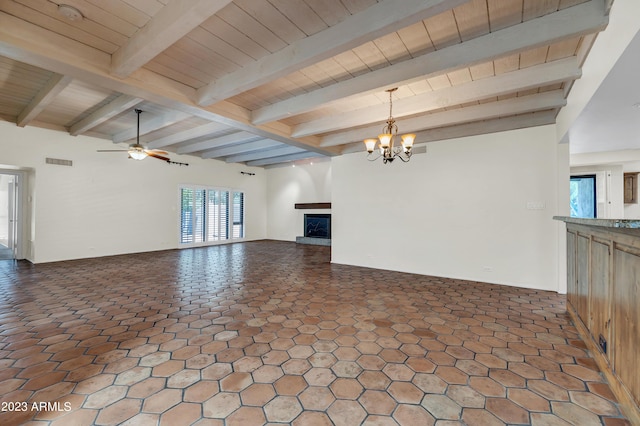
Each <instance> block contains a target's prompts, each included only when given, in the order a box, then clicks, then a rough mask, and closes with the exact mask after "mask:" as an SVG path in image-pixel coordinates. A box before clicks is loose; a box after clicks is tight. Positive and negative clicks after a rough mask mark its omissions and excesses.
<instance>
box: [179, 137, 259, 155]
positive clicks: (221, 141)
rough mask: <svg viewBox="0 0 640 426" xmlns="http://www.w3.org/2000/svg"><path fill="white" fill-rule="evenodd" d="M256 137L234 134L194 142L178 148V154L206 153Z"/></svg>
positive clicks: (252, 139)
mask: <svg viewBox="0 0 640 426" xmlns="http://www.w3.org/2000/svg"><path fill="white" fill-rule="evenodd" d="M258 138H259V136H256V135H254V134H252V133H249V132H236V133H231V134H230V135H225V136H220V137H219V138H213V139H209V140H206V141H202V142H196V143H192V144H189V145H184V146H181V147H178V150H177V153H178V154H190V153H192V152H198V151H206V150H208V149H213V148H218V147H221V146H225V145H230V144H234V143H238V142H251V141H254V140H256V139H258Z"/></svg>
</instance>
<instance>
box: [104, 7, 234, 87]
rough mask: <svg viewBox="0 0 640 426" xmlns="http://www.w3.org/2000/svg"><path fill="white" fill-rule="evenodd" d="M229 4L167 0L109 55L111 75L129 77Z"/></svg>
mask: <svg viewBox="0 0 640 426" xmlns="http://www.w3.org/2000/svg"><path fill="white" fill-rule="evenodd" d="M229 3H231V0H180V1H170V2H169V3H168V4H167V5H166V6H164V7H163V8H162V9H161V10H160V11H159V12H158V13H156V15H155V16H154V17H153V18H152V19H151V20H150V21H149V22H148V23H147V24H146V25H145V26H144V27H143V28H141V29H140V30H139V31H138V32H137V33H135V34H134V35H133V36H132V37H131V38H130V39H129V41H128V42H127V43H126V44H125V45H123V46H122V47H120V48H119V49H118V50H117V51H116V52H115V53H114V54H113V56H112V58H111V73H112V74H113V75H115V76H117V77H121V78H124V77H128V76H130V75H131V74H132V73H133V72H134V71H135V70H137V69H138V68H140V67H142V66H143V65H144V64H146V63H147V62H149V61H150V60H151V59H153V58H154V57H156V56H157V55H158V54H160V53H162V52H163V51H164V50H166V49H167V48H168V47H169V46H171V45H172V44H174V43H175V42H177V41H178V40H180V39H181V38H182V37H184V36H185V35H187V34H188V33H189V32H191V31H192V30H193V29H194V28H196V27H197V26H199V25H200V24H202V23H203V22H204V21H206V20H207V19H209V18H210V17H211V16H213V15H215V14H216V12H218V11H219V10H220V9H222V8H223V7H225V6H226V5H228V4H229Z"/></svg>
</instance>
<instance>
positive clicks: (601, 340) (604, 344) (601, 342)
mask: <svg viewBox="0 0 640 426" xmlns="http://www.w3.org/2000/svg"><path fill="white" fill-rule="evenodd" d="M598 344H599V345H600V349H602V352H604V353H605V354H606V353H607V340H606V339H605V338H604V336H603V335H602V334H601V335H600V336H598Z"/></svg>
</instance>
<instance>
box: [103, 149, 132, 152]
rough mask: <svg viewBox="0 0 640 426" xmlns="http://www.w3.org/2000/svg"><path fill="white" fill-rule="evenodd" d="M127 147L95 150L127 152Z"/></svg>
mask: <svg viewBox="0 0 640 426" xmlns="http://www.w3.org/2000/svg"><path fill="white" fill-rule="evenodd" d="M128 151H129V150H128V149H99V150H97V151H96V152H128Z"/></svg>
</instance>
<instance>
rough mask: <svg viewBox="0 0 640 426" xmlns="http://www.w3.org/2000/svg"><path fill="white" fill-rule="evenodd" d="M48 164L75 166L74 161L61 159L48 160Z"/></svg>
mask: <svg viewBox="0 0 640 426" xmlns="http://www.w3.org/2000/svg"><path fill="white" fill-rule="evenodd" d="M46 162H47V164H55V165H56V166H73V161H71V160H61V159H59V158H49V157H47V158H46Z"/></svg>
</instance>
